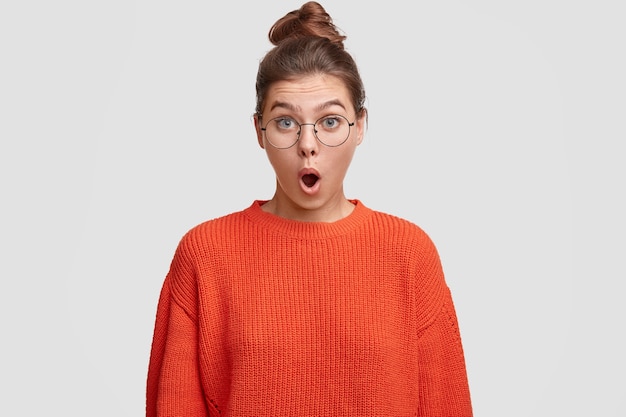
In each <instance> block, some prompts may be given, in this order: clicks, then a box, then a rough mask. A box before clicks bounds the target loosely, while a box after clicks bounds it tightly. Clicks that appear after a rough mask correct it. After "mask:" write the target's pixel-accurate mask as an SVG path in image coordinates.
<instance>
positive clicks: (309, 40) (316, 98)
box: [146, 2, 472, 417]
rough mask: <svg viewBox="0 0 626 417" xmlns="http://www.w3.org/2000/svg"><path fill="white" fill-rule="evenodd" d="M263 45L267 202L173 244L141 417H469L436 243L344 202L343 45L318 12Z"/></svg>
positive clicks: (352, 96) (354, 134) (358, 131)
mask: <svg viewBox="0 0 626 417" xmlns="http://www.w3.org/2000/svg"><path fill="white" fill-rule="evenodd" d="M269 37H270V40H271V41H272V43H273V44H274V45H276V46H275V47H274V49H272V50H271V51H270V52H268V54H267V55H266V56H265V58H264V59H263V60H262V62H261V63H260V65H259V70H258V75H257V84H256V89H257V105H256V113H255V117H254V120H255V126H256V135H257V139H258V143H259V145H260V146H261V147H262V148H263V149H265V151H266V153H267V156H268V159H269V161H270V163H271V164H272V166H273V168H274V171H275V172H276V192H275V194H274V195H273V197H272V198H271V199H270V200H268V201H260V200H257V201H254V202H253V203H252V205H251V206H250V207H248V208H246V209H245V210H242V211H240V212H237V213H232V214H230V215H227V216H224V217H221V218H218V219H213V220H210V221H207V222H205V223H202V224H200V225H198V226H196V227H194V228H193V229H191V230H190V231H189V232H188V233H187V234H186V235H185V236H184V237H183V239H182V240H181V242H180V244H179V246H178V249H177V251H176V253H175V255H174V259H173V261H172V264H171V269H170V271H169V273H168V275H167V277H166V279H165V282H164V284H163V289H162V292H161V297H160V300H159V305H158V311H157V318H156V325H155V331H154V340H153V345H152V353H151V358H150V366H149V371H148V387H147V407H146V408H147V416H150V417H152V416H352V417H354V416H445V417H452V416H454V417H463V416H471V415H472V409H471V402H470V395H469V388H468V383H467V376H466V369H465V362H464V356H463V349H462V345H461V338H460V335H459V329H458V326H457V319H456V314H455V311H454V307H453V303H452V299H451V295H450V291H449V289H448V287H447V285H446V283H445V280H444V276H443V272H442V269H441V263H440V260H439V257H438V254H437V251H436V249H435V247H434V245H433V243H432V242H431V240H430V239H429V238H428V236H427V235H426V234H425V233H424V232H423V231H422V230H421V229H420V228H419V227H418V226H416V225H414V224H412V223H410V222H408V221H406V220H403V219H400V218H397V217H394V216H391V215H388V214H384V213H380V212H377V211H373V210H371V209H369V208H367V207H366V206H365V205H364V204H363V203H362V202H360V201H359V200H349V199H347V198H346V196H345V195H344V190H343V180H344V177H345V175H346V171H347V170H348V167H349V165H350V162H351V160H352V157H353V155H354V152H355V150H356V147H357V146H358V145H359V144H360V143H361V141H362V140H363V135H364V132H365V129H366V121H367V113H366V109H365V108H364V107H363V103H364V99H365V92H364V88H363V84H362V82H361V78H360V76H359V73H358V71H357V66H356V64H355V62H354V61H353V59H352V58H351V56H350V55H349V54H348V53H347V52H346V51H345V50H344V47H343V40H344V39H345V37H344V36H342V35H340V34H339V33H338V31H337V29H336V28H335V26H334V25H333V23H332V20H331V18H330V16H329V15H328V14H327V13H326V12H325V10H324V9H323V8H322V6H321V5H319V4H318V3H315V2H308V3H306V4H304V5H303V6H302V7H301V8H300V9H299V10H295V11H293V12H290V13H288V14H287V15H285V16H284V17H283V18H281V19H279V20H278V21H277V22H276V23H275V25H274V26H273V27H272V29H271V30H270V34H269Z"/></svg>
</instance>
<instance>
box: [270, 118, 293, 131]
mask: <svg viewBox="0 0 626 417" xmlns="http://www.w3.org/2000/svg"><path fill="white" fill-rule="evenodd" d="M274 121H275V122H276V126H278V128H279V129H285V130H289V129H293V128H295V127H296V126H298V124H297V123H296V121H295V120H293V119H292V118H290V117H279V118H277V119H274Z"/></svg>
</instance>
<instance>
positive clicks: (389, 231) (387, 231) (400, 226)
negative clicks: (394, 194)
mask: <svg viewBox="0 0 626 417" xmlns="http://www.w3.org/2000/svg"><path fill="white" fill-rule="evenodd" d="M370 211H371V216H370V222H369V223H370V227H371V228H372V229H373V230H375V231H376V232H377V233H378V234H380V235H381V237H382V238H384V239H386V240H389V241H390V242H394V243H395V244H398V245H401V246H404V247H406V248H412V249H413V250H419V251H432V252H434V253H436V248H435V244H434V242H433V241H432V239H431V238H430V236H429V235H428V233H427V232H426V231H425V230H424V229H422V227H420V226H419V225H417V224H416V223H414V222H412V221H410V220H407V219H405V218H402V217H398V216H395V215H393V214H390V213H386V212H382V211H377V210H370Z"/></svg>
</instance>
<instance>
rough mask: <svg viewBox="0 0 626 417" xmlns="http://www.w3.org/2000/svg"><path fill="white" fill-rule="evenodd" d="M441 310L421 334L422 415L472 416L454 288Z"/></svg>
mask: <svg viewBox="0 0 626 417" xmlns="http://www.w3.org/2000/svg"><path fill="white" fill-rule="evenodd" d="M445 294H446V295H445V299H444V303H443V306H442V308H441V311H440V312H439V314H438V315H437V316H436V318H435V320H434V321H433V322H432V323H431V324H430V325H429V326H428V327H427V328H425V329H423V330H422V331H421V332H420V334H419V347H418V348H419V352H418V354H419V369H420V374H419V385H420V386H419V392H420V398H419V400H420V401H419V404H420V406H419V412H418V416H420V417H443V416H453V417H471V416H472V405H471V401H470V392H469V386H468V381H467V372H466V368H465V358H464V355H463V347H462V344H461V336H460V333H459V328H458V322H457V317H456V312H455V310H454V305H453V303H452V297H451V295H450V291H449V290H447V289H446V293H445Z"/></svg>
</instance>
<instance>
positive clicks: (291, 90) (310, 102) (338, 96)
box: [263, 74, 351, 112]
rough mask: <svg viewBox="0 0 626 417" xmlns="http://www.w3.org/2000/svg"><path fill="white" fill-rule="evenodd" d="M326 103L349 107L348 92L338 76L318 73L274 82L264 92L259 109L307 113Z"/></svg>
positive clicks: (326, 104)
mask: <svg viewBox="0 0 626 417" xmlns="http://www.w3.org/2000/svg"><path fill="white" fill-rule="evenodd" d="M330 106H340V107H343V108H344V109H346V110H347V109H349V108H351V100H350V94H349V92H348V89H347V87H346V86H345V84H344V82H343V81H342V80H341V79H340V78H338V77H336V76H333V75H324V74H322V75H310V76H306V77H302V78H297V79H293V80H282V81H277V82H275V83H274V84H272V85H271V86H270V88H269V89H268V91H267V97H266V98H265V105H264V109H263V110H264V111H269V112H271V111H272V110H275V109H277V108H288V109H291V110H293V111H296V112H307V111H315V110H318V109H320V108H321V107H330Z"/></svg>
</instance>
